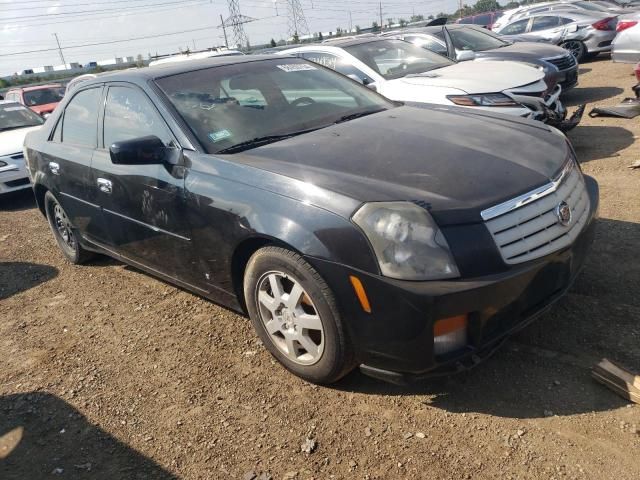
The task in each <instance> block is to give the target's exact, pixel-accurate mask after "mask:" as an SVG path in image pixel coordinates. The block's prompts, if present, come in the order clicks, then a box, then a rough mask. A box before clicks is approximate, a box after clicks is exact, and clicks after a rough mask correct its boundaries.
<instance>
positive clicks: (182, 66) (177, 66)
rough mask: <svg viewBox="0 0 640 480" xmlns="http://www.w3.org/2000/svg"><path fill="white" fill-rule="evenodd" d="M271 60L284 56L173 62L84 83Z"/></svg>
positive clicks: (138, 79) (142, 78) (136, 79)
mask: <svg viewBox="0 0 640 480" xmlns="http://www.w3.org/2000/svg"><path fill="white" fill-rule="evenodd" d="M292 58H293V57H292ZM269 60H279V61H282V60H283V57H282V56H277V55H235V56H221V57H209V58H203V59H198V60H189V61H185V62H171V63H164V64H160V65H154V66H153V67H144V68H134V69H131V70H120V71H116V72H109V73H103V74H101V75H99V76H98V77H96V78H93V79H88V80H86V81H85V82H82V86H83V88H84V86H85V85H87V86H88V85H95V84H100V83H104V82H134V83H135V82H146V81H149V80H155V79H158V78H163V77H170V76H172V75H179V74H181V73H187V72H195V71H197V70H204V69H207V68H212V67H221V66H225V65H239V64H242V63H252V62H265V61H269Z"/></svg>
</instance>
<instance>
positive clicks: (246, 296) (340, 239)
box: [10, 38, 598, 383]
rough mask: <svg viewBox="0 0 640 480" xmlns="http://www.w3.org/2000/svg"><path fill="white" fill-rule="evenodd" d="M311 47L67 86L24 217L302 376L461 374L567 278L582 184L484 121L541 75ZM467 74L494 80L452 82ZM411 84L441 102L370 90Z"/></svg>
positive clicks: (529, 138)
mask: <svg viewBox="0 0 640 480" xmlns="http://www.w3.org/2000/svg"><path fill="white" fill-rule="evenodd" d="M305 48H315V49H318V48H320V47H319V46H310V47H305ZM326 48H327V50H317V51H316V52H312V51H310V50H305V49H297V50H296V51H295V52H293V53H295V54H296V56H292V55H291V54H290V53H291V52H289V54H287V52H282V54H281V55H271V56H229V57H218V58H208V59H202V60H193V61H184V62H175V63H166V64H164V65H162V66H158V67H152V68H144V69H138V70H131V71H122V72H114V73H108V74H104V75H100V76H98V77H96V78H90V79H86V80H84V81H83V82H80V83H78V84H77V85H76V87H75V88H74V89H73V90H72V91H70V92H69V93H68V95H66V96H65V97H64V98H63V99H62V102H61V103H60V105H59V106H58V108H57V109H56V110H55V111H54V112H53V114H52V115H51V116H50V117H49V118H48V119H47V120H46V123H45V124H44V126H43V127H42V128H40V129H38V130H35V131H32V132H30V133H28V134H27V136H26V139H25V144H24V152H25V158H26V162H27V166H28V172H29V176H30V178H31V180H32V183H33V189H34V193H35V197H36V201H37V204H38V206H39V208H40V210H41V211H42V213H43V215H44V216H45V217H46V219H47V221H48V223H49V225H50V227H51V230H52V232H53V235H54V237H55V239H56V241H57V243H58V246H59V247H60V250H61V252H62V254H63V255H64V257H65V258H66V259H67V260H68V261H70V262H73V263H82V262H84V261H86V260H88V259H89V258H90V257H91V255H93V254H96V253H99V254H104V255H109V256H112V257H114V258H117V259H119V260H121V261H123V262H125V263H128V264H131V265H133V266H135V267H136V268H138V269H141V270H143V271H145V272H148V273H149V274H151V275H155V276H157V277H159V278H162V279H164V280H166V281H169V282H172V283H174V284H176V285H179V286H181V287H182V288H185V289H187V290H190V291H192V292H194V293H195V294H197V295H201V296H203V297H205V298H208V299H210V300H212V301H214V302H217V303H219V304H222V305H224V306H227V307H228V308H231V309H234V310H237V311H239V312H242V313H245V314H247V315H248V316H249V317H250V318H251V321H252V323H253V326H254V328H255V330H256V333H257V335H258V336H259V338H260V339H261V340H262V343H263V344H264V346H265V347H266V348H267V349H268V350H269V351H270V352H271V353H272V355H273V356H274V357H275V358H276V359H277V360H278V361H279V362H280V363H281V364H282V365H283V366H284V367H285V368H286V369H288V370H289V371H291V372H293V373H295V374H296V375H299V376H300V377H302V378H304V379H306V380H309V381H312V382H318V383H331V382H335V381H337V380H338V379H340V378H341V377H342V376H344V375H346V374H347V373H348V372H349V371H350V370H352V369H353V368H354V367H356V366H359V367H360V369H361V370H362V371H363V372H365V373H366V374H368V375H371V376H374V377H377V378H382V379H386V380H389V381H393V382H403V381H406V380H407V379H411V378H422V377H425V376H430V375H436V374H442V373H447V372H456V371H460V370H461V369H464V368H469V367H472V366H474V365H475V364H477V363H478V362H479V361H480V360H481V359H483V358H486V357H487V356H489V355H490V354H491V353H492V352H493V351H494V350H495V349H496V348H497V347H498V346H499V345H500V344H501V343H502V341H503V340H504V339H505V338H506V337H507V336H508V335H510V334H512V333H513V332H515V331H517V330H519V329H521V328H523V327H524V326H525V325H527V324H528V323H529V322H531V321H532V320H533V319H535V318H536V317H537V316H538V315H540V314H541V313H542V312H544V311H545V310H546V309H547V308H549V306H550V305H551V304H552V303H553V302H555V301H556V300H557V299H558V298H560V297H561V296H562V295H563V294H564V293H565V292H566V291H567V289H568V288H569V287H570V285H571V284H572V282H573V280H574V279H575V277H576V275H577V274H578V272H579V271H580V269H581V267H582V265H583V262H584V259H585V256H586V254H587V250H588V248H589V244H590V243H591V240H592V237H593V227H594V219H595V217H596V213H597V209H598V185H597V183H596V182H595V180H593V179H592V178H590V177H589V176H587V175H584V174H583V173H582V171H581V169H580V165H579V164H578V162H577V160H576V158H575V155H574V152H573V149H572V147H571V145H570V143H569V141H568V140H567V138H566V137H565V136H564V135H562V134H561V133H560V132H559V131H558V130H556V129H555V128H552V127H549V126H546V125H543V124H542V123H540V122H534V121H530V120H528V119H525V118H518V116H517V115H504V114H501V113H494V112H504V111H506V110H507V109H509V108H513V109H514V110H518V109H520V108H521V107H520V105H519V104H518V102H516V101H515V100H514V99H515V98H516V97H517V95H523V96H528V94H535V95H536V96H540V95H542V93H544V89H545V87H543V86H542V84H544V80H543V79H544V77H545V73H544V72H543V71H542V70H541V69H536V68H533V67H530V66H526V65H522V64H515V63H514V64H513V65H509V64H508V63H507V62H489V61H487V62H466V63H461V64H455V63H454V62H452V61H451V60H448V59H446V57H444V56H439V55H436V54H431V53H429V52H427V51H426V50H424V49H421V48H419V47H417V46H415V45H412V44H410V43H407V42H404V41H402V40H398V39H389V38H375V39H366V38H361V39H350V40H344V41H343V42H342V43H333V44H332V45H330V46H326ZM307 53H309V54H310V55H308V57H309V58H311V59H312V60H314V61H313V62H312V61H309V60H307V59H305V58H304V57H305V55H306V54H307ZM298 54H299V55H298ZM314 55H315V56H314ZM318 55H333V56H334V57H335V59H334V58H333V57H332V58H331V60H330V61H329V60H326V59H325V60H321V61H320V59H319V58H317V57H316V56H318ZM334 60H335V61H334ZM473 64H475V65H478V67H477V68H487V66H490V68H491V69H496V72H499V73H496V74H495V75H491V74H490V72H487V73H486V75H487V78H488V81H487V84H486V85H485V86H479V85H475V84H473V82H471V83H464V82H465V80H464V77H465V75H467V73H465V72H468V70H467V69H469V68H471V67H470V66H471V65H473ZM325 65H327V66H325ZM327 67H329V68H327ZM342 67H345V69H346V70H345V71H343V73H345V74H346V76H345V75H341V74H339V73H337V72H336V71H334V70H338V71H340V70H341V69H342ZM505 67H509V68H511V69H515V70H514V72H515V73H513V74H508V73H507V70H508V69H507V68H505ZM349 68H354V69H355V70H351V71H348V69H349ZM452 71H453V72H456V71H457V72H458V73H460V72H463V74H462V75H461V76H460V77H455V75H453V74H450V73H449V72H452ZM363 74H364V75H365V76H366V77H361V76H360V75H363ZM451 75H453V76H451ZM349 76H350V77H351V79H350V78H347V77H349ZM354 77H355V78H357V81H354ZM507 77H508V78H507ZM466 82H468V81H466ZM527 82H529V83H527ZM364 84H368V85H369V87H371V86H375V87H376V88H375V90H377V91H374V89H372V88H367V87H366V86H365V85H364ZM427 86H431V87H432V88H433V91H434V92H438V93H437V95H440V96H439V97H438V98H437V99H436V100H441V101H444V100H443V99H445V98H446V99H447V101H449V102H451V103H452V104H454V105H458V106H452V107H445V106H442V105H434V104H427V103H416V102H406V103H399V102H395V101H392V100H389V99H388V98H386V97H384V96H383V95H381V93H386V94H387V95H389V96H391V97H392V98H393V97H396V96H398V97H402V95H404V93H403V91H404V90H406V91H411V92H413V94H412V96H411V98H413V99H416V98H417V99H420V98H424V97H423V96H424V95H426V93H423V92H426V91H427V88H426V87H427ZM472 88H473V89H472ZM447 89H448V90H447ZM468 89H469V90H472V91H471V92H469V91H467V90H468ZM527 89H529V90H528V91H527ZM539 89H541V90H539ZM435 96H436V94H434V98H435ZM513 103H516V104H515V105H514V104H513ZM18 108H23V107H21V106H18ZM23 110H25V109H23ZM16 111H18V110H14V111H13V112H16ZM10 113H11V112H10ZM34 121H39V119H36V120H34Z"/></svg>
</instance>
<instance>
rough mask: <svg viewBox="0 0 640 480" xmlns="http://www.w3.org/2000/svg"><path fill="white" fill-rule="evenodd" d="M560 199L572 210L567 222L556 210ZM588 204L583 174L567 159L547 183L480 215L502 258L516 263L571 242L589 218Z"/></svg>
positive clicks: (558, 248)
mask: <svg viewBox="0 0 640 480" xmlns="http://www.w3.org/2000/svg"><path fill="white" fill-rule="evenodd" d="M562 202H565V203H566V204H567V205H568V206H569V208H570V209H571V221H570V222H569V223H568V224H567V225H563V224H562V223H561V222H560V219H559V215H558V213H557V209H558V207H559V206H560V204H561V203H562ZM589 207H590V205H589V195H588V193H587V189H586V186H585V183H584V178H583V177H582V173H581V172H580V170H579V169H578V167H577V166H576V164H575V162H574V161H573V160H570V162H569V163H567V165H566V166H565V167H564V168H563V170H562V172H561V173H560V174H559V175H558V177H556V178H555V179H553V180H552V181H551V182H550V183H549V184H547V185H544V186H542V187H540V188H537V189H535V190H533V191H531V192H529V193H527V194H525V195H522V196H520V197H518V198H515V199H513V200H510V201H508V202H504V203H502V204H500V205H496V206H495V207H492V208H489V209H487V210H484V211H483V212H482V218H483V219H484V220H485V224H486V226H487V228H488V229H489V231H490V232H491V235H492V236H493V239H494V241H495V242H496V245H497V246H498V250H499V251H500V254H501V255H502V259H503V260H504V261H505V262H506V263H508V264H517V263H523V262H528V261H529V260H534V259H536V258H540V257H543V256H545V255H548V254H550V253H553V252H555V251H558V250H561V249H562V248H565V247H567V246H569V245H571V243H573V241H574V240H575V239H576V237H577V236H578V235H579V234H580V232H581V231H582V229H583V227H584V226H585V224H586V222H587V220H588V218H589Z"/></svg>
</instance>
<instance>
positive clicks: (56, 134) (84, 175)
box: [43, 85, 103, 238]
mask: <svg viewBox="0 0 640 480" xmlns="http://www.w3.org/2000/svg"><path fill="white" fill-rule="evenodd" d="M101 97H102V86H101V85H98V86H95V87H91V88H86V89H84V90H80V91H78V92H77V93H76V94H75V95H74V96H73V98H72V99H71V100H70V101H69V103H67V105H66V107H65V110H64V112H63V113H62V115H61V116H60V117H59V119H58V122H57V124H56V126H55V128H54V130H53V132H52V133H51V136H50V137H49V140H48V142H47V148H46V149H45V152H43V157H44V159H45V169H46V170H47V175H48V176H49V180H50V187H51V189H52V190H53V193H54V195H55V196H56V198H57V199H58V201H59V202H60V204H61V205H62V207H63V208H64V210H65V212H66V213H67V216H68V217H69V219H70V221H71V223H72V225H73V226H74V227H75V228H76V229H78V230H79V231H80V233H81V234H82V235H83V236H89V237H96V236H97V237H98V238H99V237H100V236H101V235H103V232H102V229H101V227H100V221H101V217H100V212H99V209H98V207H97V205H96V203H95V192H94V191H92V184H91V159H92V157H93V153H94V151H95V149H96V145H97V129H98V106H99V104H100V100H101Z"/></svg>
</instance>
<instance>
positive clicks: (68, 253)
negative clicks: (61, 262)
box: [44, 192, 94, 265]
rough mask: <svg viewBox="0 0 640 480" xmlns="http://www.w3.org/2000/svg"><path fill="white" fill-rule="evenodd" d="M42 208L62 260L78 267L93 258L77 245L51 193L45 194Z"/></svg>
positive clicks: (59, 206) (73, 234) (60, 208)
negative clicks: (62, 256) (64, 259)
mask: <svg viewBox="0 0 640 480" xmlns="http://www.w3.org/2000/svg"><path fill="white" fill-rule="evenodd" d="M44 206H45V212H46V213H47V220H48V221H49V227H51V231H52V232H53V236H54V237H55V239H56V242H57V243H58V247H59V248H60V250H61V251H62V254H63V255H64V258H66V259H67V260H68V261H69V262H71V263H74V264H76V265H78V264H81V263H84V262H86V261H87V260H89V259H90V258H91V257H93V256H94V254H93V253H92V252H89V251H87V250H85V249H84V248H82V246H80V244H79V243H78V240H77V235H76V233H75V231H74V229H73V227H72V226H71V223H70V222H69V219H68V217H67V214H66V213H65V211H64V209H63V208H62V206H61V205H60V203H58V201H57V200H56V197H54V196H53V194H52V193H51V192H47V193H46V194H45V196H44Z"/></svg>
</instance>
